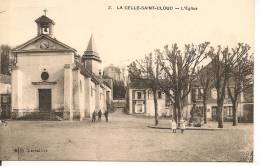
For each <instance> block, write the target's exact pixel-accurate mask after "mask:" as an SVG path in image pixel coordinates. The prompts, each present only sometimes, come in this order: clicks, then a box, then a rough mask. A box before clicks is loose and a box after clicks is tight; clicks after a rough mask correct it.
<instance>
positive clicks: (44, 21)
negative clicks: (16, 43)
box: [35, 15, 55, 24]
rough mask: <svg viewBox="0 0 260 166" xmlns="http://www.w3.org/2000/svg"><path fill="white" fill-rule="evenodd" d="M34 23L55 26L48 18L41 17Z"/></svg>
mask: <svg viewBox="0 0 260 166" xmlns="http://www.w3.org/2000/svg"><path fill="white" fill-rule="evenodd" d="M35 22H36V23H52V24H55V23H54V21H53V20H52V19H50V18H49V17H47V16H45V15H42V16H41V17H39V18H37V19H36V20H35Z"/></svg>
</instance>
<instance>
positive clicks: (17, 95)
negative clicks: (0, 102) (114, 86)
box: [11, 15, 112, 120]
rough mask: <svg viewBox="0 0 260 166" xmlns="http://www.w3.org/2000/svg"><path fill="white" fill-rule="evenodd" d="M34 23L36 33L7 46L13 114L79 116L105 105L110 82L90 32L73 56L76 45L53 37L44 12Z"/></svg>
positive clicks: (51, 116)
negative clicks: (10, 59)
mask: <svg viewBox="0 0 260 166" xmlns="http://www.w3.org/2000/svg"><path fill="white" fill-rule="evenodd" d="M35 22H36V23H37V36H36V37H35V38H33V39H31V40H29V41H27V42H25V43H24V44H21V45H19V46H17V47H16V48H15V49H13V50H12V52H13V54H14V56H15V57H16V58H15V59H16V65H15V67H14V68H13V70H12V109H11V116H12V118H14V119H17V118H35V117H36V118H39V119H44V118H43V117H47V119H48V118H58V119H60V118H61V119H70V120H73V119H79V120H82V119H84V118H88V117H90V115H91V114H92V112H93V111H95V110H102V112H104V111H105V110H107V109H108V107H109V105H110V104H111V99H112V98H111V85H109V84H108V83H107V82H106V81H105V80H104V79H103V78H102V75H101V73H102V72H101V63H102V61H101V59H100V57H99V55H98V53H97V51H96V49H95V44H94V40H93V36H91V38H90V40H89V43H88V46H87V50H86V51H85V53H84V55H83V56H82V57H81V58H80V60H77V59H76V58H75V57H76V55H77V53H76V50H75V49H73V48H71V47H70V46H68V45H66V44H64V43H62V42H60V41H58V40H57V39H56V38H54V37H53V27H54V25H55V23H54V21H53V20H51V19H50V18H48V17H47V16H46V15H43V16H41V17H39V18H38V19H37V20H35Z"/></svg>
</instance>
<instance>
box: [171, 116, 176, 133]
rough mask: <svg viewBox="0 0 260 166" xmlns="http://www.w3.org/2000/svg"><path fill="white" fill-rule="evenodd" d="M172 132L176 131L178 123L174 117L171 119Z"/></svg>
mask: <svg viewBox="0 0 260 166" xmlns="http://www.w3.org/2000/svg"><path fill="white" fill-rule="evenodd" d="M171 126H172V132H173V133H176V129H177V124H176V122H175V120H174V119H172V120H171Z"/></svg>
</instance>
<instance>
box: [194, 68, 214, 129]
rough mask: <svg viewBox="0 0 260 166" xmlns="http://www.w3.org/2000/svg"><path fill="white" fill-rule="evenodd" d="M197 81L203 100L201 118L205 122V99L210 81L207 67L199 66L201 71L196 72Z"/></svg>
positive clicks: (206, 98)
mask: <svg viewBox="0 0 260 166" xmlns="http://www.w3.org/2000/svg"><path fill="white" fill-rule="evenodd" d="M197 80H198V82H199V87H201V88H199V93H200V94H201V95H202V102H203V119H204V124H207V100H208V96H209V92H210V89H211V83H212V72H211V71H210V70H209V69H208V68H207V67H205V68H204V67H203V66H202V67H201V71H200V72H199V73H198V74H197Z"/></svg>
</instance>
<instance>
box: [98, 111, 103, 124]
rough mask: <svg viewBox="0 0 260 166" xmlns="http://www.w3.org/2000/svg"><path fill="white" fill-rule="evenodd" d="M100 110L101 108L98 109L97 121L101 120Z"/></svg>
mask: <svg viewBox="0 0 260 166" xmlns="http://www.w3.org/2000/svg"><path fill="white" fill-rule="evenodd" d="M101 116H102V111H101V109H100V110H99V111H98V121H101Z"/></svg>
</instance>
